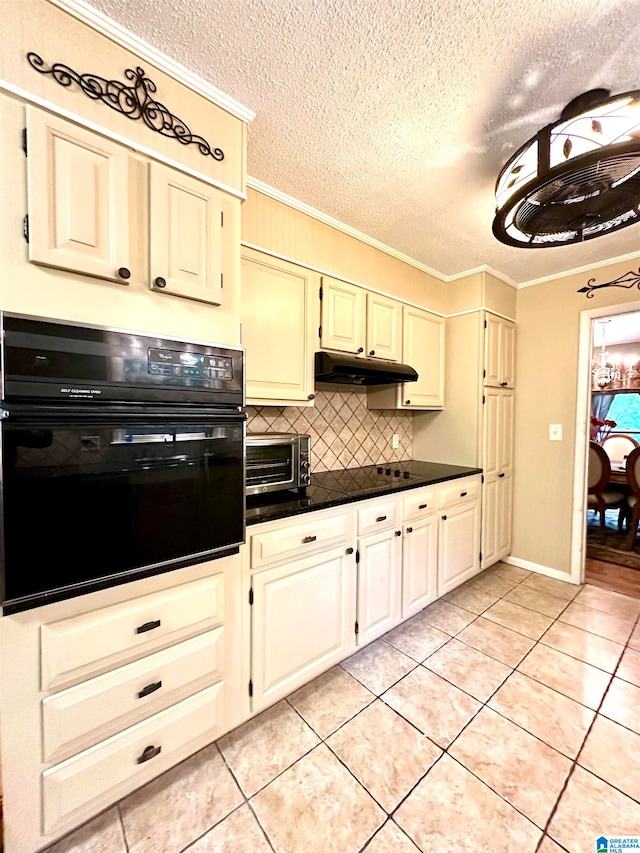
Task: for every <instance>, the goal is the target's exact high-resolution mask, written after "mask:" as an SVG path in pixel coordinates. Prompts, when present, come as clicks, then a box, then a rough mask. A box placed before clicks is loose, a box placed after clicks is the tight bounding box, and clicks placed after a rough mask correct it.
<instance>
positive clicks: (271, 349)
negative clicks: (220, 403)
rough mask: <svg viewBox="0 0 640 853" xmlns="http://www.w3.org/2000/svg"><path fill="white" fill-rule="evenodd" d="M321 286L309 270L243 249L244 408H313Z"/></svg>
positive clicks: (315, 274) (316, 275)
mask: <svg viewBox="0 0 640 853" xmlns="http://www.w3.org/2000/svg"><path fill="white" fill-rule="evenodd" d="M319 286H320V276H319V275H318V274H317V273H314V272H312V271H311V270H308V269H306V268H304V267H300V266H298V265H297V264H291V263H288V262H287V261H283V260H280V259H279V258H274V257H272V256H271V255H267V254H264V253H263V252H258V251H255V250H253V249H248V248H243V249H242V345H243V346H244V347H245V349H246V383H247V404H248V405H256V406H264V405H283V406H292V405H295V406H304V405H307V406H310V405H312V400H313V398H314V396H315V394H314V376H313V357H314V346H315V340H316V338H315V334H316V332H317V326H318V313H317V310H316V305H317V298H318V289H319Z"/></svg>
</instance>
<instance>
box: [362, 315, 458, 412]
mask: <svg viewBox="0 0 640 853" xmlns="http://www.w3.org/2000/svg"><path fill="white" fill-rule="evenodd" d="M444 329H445V321H444V317H439V316H438V315H437V314H432V313H431V312H430V311H424V310H423V309H421V308H414V307H413V306H412V305H403V306H402V361H403V362H404V363H405V364H408V365H410V366H411V367H413V368H414V369H415V370H416V371H417V373H418V379H417V381H416V382H405V383H402V384H400V385H394V386H390V385H389V386H381V387H379V388H369V390H368V396H367V405H368V407H369V408H370V409H409V410H411V409H415V410H421V409H427V410H431V409H442V408H444Z"/></svg>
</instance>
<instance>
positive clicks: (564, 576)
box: [502, 556, 573, 583]
mask: <svg viewBox="0 0 640 853" xmlns="http://www.w3.org/2000/svg"><path fill="white" fill-rule="evenodd" d="M502 562H503V563H508V564H509V565H510V566H518V568H520V569H527V570H528V571H530V572H537V573H538V574H539V575H546V576H547V577H548V578H553V579H554V580H557V581H565V582H566V583H573V581H572V580H571V576H570V575H569V573H568V572H560V571H558V569H552V568H551V566H543V565H542V564H541V563H532V562H531V560H521V559H520V557H511V556H509V557H503V558H502Z"/></svg>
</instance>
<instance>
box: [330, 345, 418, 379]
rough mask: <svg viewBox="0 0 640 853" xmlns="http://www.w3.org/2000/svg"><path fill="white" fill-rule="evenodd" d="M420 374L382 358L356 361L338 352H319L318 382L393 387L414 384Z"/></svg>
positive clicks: (406, 366)
mask: <svg viewBox="0 0 640 853" xmlns="http://www.w3.org/2000/svg"><path fill="white" fill-rule="evenodd" d="M417 378H418V374H417V373H416V371H415V370H414V369H413V367H409V365H408V364H399V363H398V362H396V361H382V360H381V359H379V358H356V357H355V356H352V355H342V354H341V353H335V352H317V353H316V382H332V383H334V384H338V385H392V384H397V383H398V382H415V381H416V379H417Z"/></svg>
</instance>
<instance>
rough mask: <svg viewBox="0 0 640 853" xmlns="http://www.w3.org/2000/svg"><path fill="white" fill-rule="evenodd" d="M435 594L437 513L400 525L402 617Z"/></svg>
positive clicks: (436, 576) (417, 609) (436, 589)
mask: <svg viewBox="0 0 640 853" xmlns="http://www.w3.org/2000/svg"><path fill="white" fill-rule="evenodd" d="M437 596H438V516H437V515H435V514H433V515H428V516H427V517H426V518H421V519H418V521H412V522H411V523H410V524H405V525H404V526H403V528H402V618H403V619H408V618H409V617H410V616H414V615H415V614H416V613H418V612H419V611H420V610H422V609H423V608H424V607H426V606H427V605H428V604H430V603H431V602H432V601H434V600H435V599H436V598H437Z"/></svg>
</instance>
